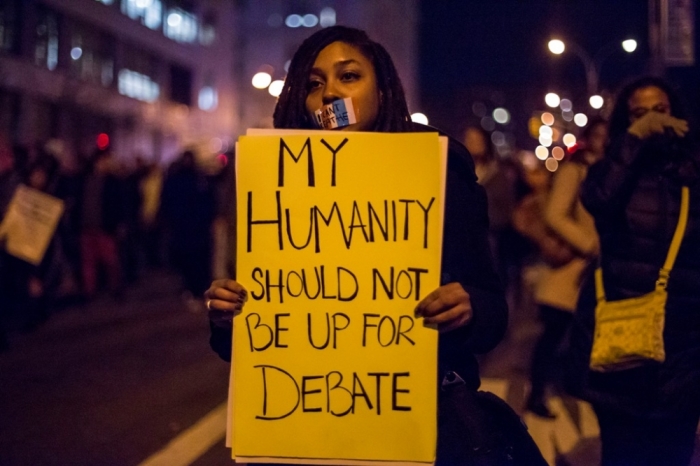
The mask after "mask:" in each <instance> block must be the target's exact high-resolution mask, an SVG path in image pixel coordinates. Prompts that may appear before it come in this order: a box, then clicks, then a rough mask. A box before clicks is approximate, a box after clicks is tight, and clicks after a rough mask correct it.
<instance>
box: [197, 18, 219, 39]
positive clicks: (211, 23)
mask: <svg viewBox="0 0 700 466" xmlns="http://www.w3.org/2000/svg"><path fill="white" fill-rule="evenodd" d="M215 40H216V17H215V16H214V14H213V13H208V14H206V15H205V16H204V19H203V20H202V27H200V28H199V43H200V44H202V45H211V44H213V43H214V41H215Z"/></svg>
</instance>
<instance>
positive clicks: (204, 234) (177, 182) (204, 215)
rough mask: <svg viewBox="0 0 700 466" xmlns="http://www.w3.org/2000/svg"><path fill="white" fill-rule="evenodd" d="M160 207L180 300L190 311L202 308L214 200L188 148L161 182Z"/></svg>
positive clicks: (208, 281)
mask: <svg viewBox="0 0 700 466" xmlns="http://www.w3.org/2000/svg"><path fill="white" fill-rule="evenodd" d="M161 209H162V214H163V220H164V221H165V222H166V225H167V228H168V238H169V240H170V257H171V259H172V261H173V265H174V266H175V268H176V269H177V270H178V271H179V272H180V274H181V276H182V279H183V285H184V292H183V300H184V301H185V303H186V304H187V305H188V307H189V308H190V310H191V311H193V312H199V311H200V310H202V309H203V303H202V299H201V296H202V295H203V294H204V291H205V290H206V289H207V286H208V285H209V283H210V281H211V250H212V223H213V221H214V215H215V210H216V202H215V198H214V192H213V189H212V186H211V184H210V182H209V180H207V178H206V176H204V173H202V172H201V170H200V169H199V168H198V167H197V164H196V161H195V154H194V152H192V151H191V150H186V151H185V152H183V154H182V157H180V159H179V160H178V161H176V162H175V163H174V164H173V165H172V166H171V167H170V172H169V173H168V176H167V178H166V180H165V183H164V185H163V194H162V203H161Z"/></svg>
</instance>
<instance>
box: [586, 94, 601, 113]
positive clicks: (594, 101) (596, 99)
mask: <svg viewBox="0 0 700 466" xmlns="http://www.w3.org/2000/svg"><path fill="white" fill-rule="evenodd" d="M588 103H589V104H590V105H591V107H593V108H595V109H596V110H597V109H599V108H601V107H602V106H603V104H604V103H605V100H603V97H601V96H599V95H592V96H591V98H590V99H588Z"/></svg>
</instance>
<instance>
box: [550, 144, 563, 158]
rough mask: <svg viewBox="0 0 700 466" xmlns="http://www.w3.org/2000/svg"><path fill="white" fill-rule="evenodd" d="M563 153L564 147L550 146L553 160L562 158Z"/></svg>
mask: <svg viewBox="0 0 700 466" xmlns="http://www.w3.org/2000/svg"><path fill="white" fill-rule="evenodd" d="M564 155H566V152H564V149H562V148H561V147H559V146H557V147H553V148H552V157H554V159H555V160H561V159H563V158H564Z"/></svg>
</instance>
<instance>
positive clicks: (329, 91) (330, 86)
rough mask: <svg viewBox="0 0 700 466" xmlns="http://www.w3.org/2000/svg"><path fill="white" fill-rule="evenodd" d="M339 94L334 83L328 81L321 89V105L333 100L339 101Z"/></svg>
mask: <svg viewBox="0 0 700 466" xmlns="http://www.w3.org/2000/svg"><path fill="white" fill-rule="evenodd" d="M340 98H341V97H340V92H339V91H338V88H337V86H336V83H335V82H334V81H331V80H329V81H328V82H327V83H326V86H325V88H324V89H323V105H328V104H329V103H331V102H333V101H334V100H338V99H340Z"/></svg>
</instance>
